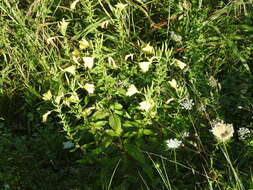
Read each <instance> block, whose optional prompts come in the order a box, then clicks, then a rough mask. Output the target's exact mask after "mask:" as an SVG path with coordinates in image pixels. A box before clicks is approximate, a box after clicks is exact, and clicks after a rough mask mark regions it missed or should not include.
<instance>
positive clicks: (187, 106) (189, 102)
mask: <svg viewBox="0 0 253 190" xmlns="http://www.w3.org/2000/svg"><path fill="white" fill-rule="evenodd" d="M180 106H181V107H182V108H183V109H185V110H191V109H192V107H193V106H194V102H193V100H192V99H185V100H183V101H182V102H181V103H180Z"/></svg>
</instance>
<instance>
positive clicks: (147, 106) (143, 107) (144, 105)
mask: <svg viewBox="0 0 253 190" xmlns="http://www.w3.org/2000/svg"><path fill="white" fill-rule="evenodd" d="M151 107H152V103H151V102H150V101H148V100H147V101H143V102H141V103H140V109H141V110H145V111H146V112H147V111H149V110H150V109H151Z"/></svg>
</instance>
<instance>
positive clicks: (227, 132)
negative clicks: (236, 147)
mask: <svg viewBox="0 0 253 190" xmlns="http://www.w3.org/2000/svg"><path fill="white" fill-rule="evenodd" d="M211 125H212V129H211V132H212V133H213V135H214V136H215V137H216V139H217V140H218V141H221V142H225V141H227V140H229V139H230V138H231V137H233V134H234V128H233V125H232V124H226V123H224V121H222V120H214V121H212V122H211Z"/></svg>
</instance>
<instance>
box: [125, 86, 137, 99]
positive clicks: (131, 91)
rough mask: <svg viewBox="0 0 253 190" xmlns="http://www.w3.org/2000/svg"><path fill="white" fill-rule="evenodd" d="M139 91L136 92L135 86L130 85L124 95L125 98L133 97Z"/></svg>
mask: <svg viewBox="0 0 253 190" xmlns="http://www.w3.org/2000/svg"><path fill="white" fill-rule="evenodd" d="M138 92H139V91H138V90H137V88H136V87H135V85H134V84H131V85H130V86H129V88H128V89H127V92H126V95H127V96H132V95H134V94H136V93H138Z"/></svg>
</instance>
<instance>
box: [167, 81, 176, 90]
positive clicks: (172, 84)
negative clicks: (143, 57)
mask: <svg viewBox="0 0 253 190" xmlns="http://www.w3.org/2000/svg"><path fill="white" fill-rule="evenodd" d="M168 83H169V85H170V86H171V87H172V88H175V89H177V81H176V80H175V79H172V80H171V81H169V82H168Z"/></svg>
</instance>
